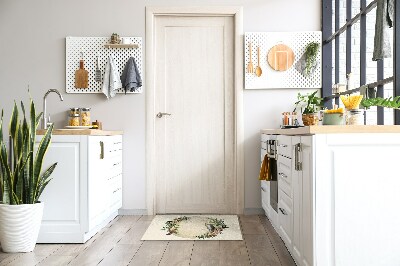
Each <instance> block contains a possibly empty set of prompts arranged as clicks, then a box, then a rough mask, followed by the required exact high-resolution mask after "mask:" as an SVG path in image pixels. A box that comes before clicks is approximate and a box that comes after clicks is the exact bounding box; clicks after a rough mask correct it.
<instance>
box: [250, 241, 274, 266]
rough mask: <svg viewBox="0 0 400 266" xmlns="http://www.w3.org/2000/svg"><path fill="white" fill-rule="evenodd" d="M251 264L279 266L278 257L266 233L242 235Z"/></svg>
mask: <svg viewBox="0 0 400 266" xmlns="http://www.w3.org/2000/svg"><path fill="white" fill-rule="evenodd" d="M243 237H244V239H245V241H246V247H247V250H248V252H249V257H250V262H251V265H265V266H279V265H280V262H279V257H278V255H277V254H276V252H275V249H274V247H273V246H272V244H271V242H270V240H269V238H268V236H267V235H244V236H243Z"/></svg>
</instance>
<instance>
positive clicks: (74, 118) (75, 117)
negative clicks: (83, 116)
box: [68, 113, 80, 127]
mask: <svg viewBox="0 0 400 266" xmlns="http://www.w3.org/2000/svg"><path fill="white" fill-rule="evenodd" d="M79 117H80V116H79V114H71V113H70V114H69V117H68V125H69V126H71V127H78V126H79Z"/></svg>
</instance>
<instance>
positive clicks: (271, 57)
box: [267, 44, 294, 71]
mask: <svg viewBox="0 0 400 266" xmlns="http://www.w3.org/2000/svg"><path fill="white" fill-rule="evenodd" d="M267 61H268V64H269V65H270V66H271V68H272V69H274V70H276V71H286V70H288V69H289V68H290V67H291V66H292V65H293V63H294V52H293V50H292V49H291V48H290V47H289V46H287V45H285V44H277V45H275V46H274V47H272V48H271V49H270V50H269V52H268V55H267Z"/></svg>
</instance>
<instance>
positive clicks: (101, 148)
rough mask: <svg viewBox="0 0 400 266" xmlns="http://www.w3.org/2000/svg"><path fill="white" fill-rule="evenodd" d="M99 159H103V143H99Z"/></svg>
mask: <svg viewBox="0 0 400 266" xmlns="http://www.w3.org/2000/svg"><path fill="white" fill-rule="evenodd" d="M100 159H101V160H103V159H104V142H103V141H100Z"/></svg>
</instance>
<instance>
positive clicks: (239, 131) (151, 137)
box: [146, 6, 244, 215]
mask: <svg viewBox="0 0 400 266" xmlns="http://www.w3.org/2000/svg"><path fill="white" fill-rule="evenodd" d="M174 15H175V16H183V15H184V16H185V17H190V16H193V17H197V16H210V17H211V16H232V17H233V18H234V39H235V44H234V57H235V58H234V62H235V66H234V77H235V80H234V95H235V96H234V103H235V111H234V115H235V120H234V124H235V143H234V144H235V147H234V149H235V151H234V157H235V161H234V168H235V169H234V173H235V177H236V178H235V179H234V184H235V185H234V188H235V190H236V191H235V192H236V193H235V202H236V214H242V213H243V209H244V151H243V150H244V124H243V8H242V7H237V6H224V7H205V6H204V7H146V193H147V195H146V200H147V213H148V214H149V215H154V214H155V212H156V176H155V171H154V165H156V163H157V162H156V161H155V158H156V153H155V149H156V147H155V119H156V110H155V75H156V73H155V69H154V67H155V56H154V55H155V44H154V41H155V36H154V34H155V19H156V17H157V16H174Z"/></svg>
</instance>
